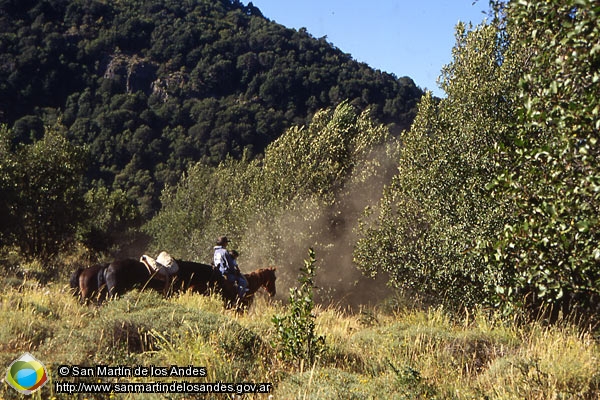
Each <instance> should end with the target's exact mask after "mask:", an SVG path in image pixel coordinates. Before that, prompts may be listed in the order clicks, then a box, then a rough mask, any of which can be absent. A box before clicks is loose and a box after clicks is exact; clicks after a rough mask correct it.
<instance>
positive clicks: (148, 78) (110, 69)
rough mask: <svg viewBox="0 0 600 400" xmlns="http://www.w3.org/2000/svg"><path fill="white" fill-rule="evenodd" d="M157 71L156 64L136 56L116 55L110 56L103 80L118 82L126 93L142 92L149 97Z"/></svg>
mask: <svg viewBox="0 0 600 400" xmlns="http://www.w3.org/2000/svg"><path fill="white" fill-rule="evenodd" d="M157 70H158V67H157V65H156V64H154V63H152V62H150V61H147V60H145V59H143V58H141V57H138V56H137V55H133V56H129V55H125V54H121V53H116V54H113V55H112V56H111V59H110V61H109V63H108V65H107V67H106V71H105V72H104V78H105V79H112V80H117V81H119V83H120V84H121V85H123V86H124V87H125V91H126V92H127V93H134V92H138V91H142V92H144V93H146V94H148V95H149V94H150V93H152V83H153V82H154V81H155V80H156V71H157Z"/></svg>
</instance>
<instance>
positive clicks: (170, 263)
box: [140, 251, 179, 280]
mask: <svg viewBox="0 0 600 400" xmlns="http://www.w3.org/2000/svg"><path fill="white" fill-rule="evenodd" d="M140 262H141V263H143V264H144V265H145V266H146V268H148V272H150V274H155V273H156V278H158V279H160V280H170V278H171V277H172V276H173V275H175V274H177V272H178V271H179V265H177V262H176V261H175V259H173V257H171V256H170V255H169V253H167V252H166V251H163V252H161V253H160V254H159V255H158V257H156V259H154V258H152V257H150V256H148V255H146V254H144V255H143V256H142V257H141V258H140Z"/></svg>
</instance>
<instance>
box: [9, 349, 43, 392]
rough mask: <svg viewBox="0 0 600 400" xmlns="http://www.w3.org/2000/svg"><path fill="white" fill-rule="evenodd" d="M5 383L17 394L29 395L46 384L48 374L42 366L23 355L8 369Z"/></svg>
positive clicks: (32, 357) (30, 357)
mask: <svg viewBox="0 0 600 400" xmlns="http://www.w3.org/2000/svg"><path fill="white" fill-rule="evenodd" d="M6 381H7V382H8V384H9V385H10V386H12V387H13V388H14V389H15V390H16V391H18V392H19V393H23V394H31V393H33V392H35V391H36V390H38V389H39V388H41V387H42V386H44V385H45V384H46V382H48V374H47V373H46V368H45V367H44V364H42V363H41V362H40V361H39V360H38V359H37V358H35V357H34V356H32V355H31V354H29V353H24V354H23V355H22V356H21V357H19V358H17V359H16V360H15V361H13V362H12V364H10V366H9V367H8V371H7V372H6Z"/></svg>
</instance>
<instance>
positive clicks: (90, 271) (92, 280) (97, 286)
mask: <svg viewBox="0 0 600 400" xmlns="http://www.w3.org/2000/svg"><path fill="white" fill-rule="evenodd" d="M107 267H108V263H99V264H94V265H91V266H89V267H87V268H83V267H79V268H77V270H76V271H74V272H73V274H72V275H71V279H70V286H71V288H72V289H73V294H74V295H75V296H79V300H80V302H82V303H87V302H88V301H89V300H90V299H91V298H92V296H94V295H95V296H96V298H97V300H98V303H101V302H102V301H103V299H104V298H105V297H106V290H105V289H106V285H105V281H104V271H105V270H106V268H107Z"/></svg>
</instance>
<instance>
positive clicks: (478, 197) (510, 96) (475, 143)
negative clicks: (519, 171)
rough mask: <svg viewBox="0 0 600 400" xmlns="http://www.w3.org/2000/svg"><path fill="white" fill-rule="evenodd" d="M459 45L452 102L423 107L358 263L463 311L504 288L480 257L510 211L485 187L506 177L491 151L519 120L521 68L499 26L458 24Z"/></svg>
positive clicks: (450, 83)
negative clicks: (515, 119)
mask: <svg viewBox="0 0 600 400" xmlns="http://www.w3.org/2000/svg"><path fill="white" fill-rule="evenodd" d="M456 41H457V42H456V45H455V47H454V49H453V61H452V63H451V64H449V65H448V66H446V67H445V68H444V70H443V71H442V77H441V87H442V88H443V89H444V90H445V92H446V93H447V97H446V98H445V99H442V100H441V101H439V102H436V101H435V100H434V99H433V98H431V96H430V95H427V96H425V97H424V98H423V100H422V101H421V104H420V106H419V112H418V114H417V118H416V119H415V122H414V123H413V125H412V128H411V130H410V131H409V132H406V133H405V134H403V135H402V136H401V139H402V143H403V146H402V150H401V153H400V158H399V161H398V162H399V163H398V173H397V175H396V176H395V177H394V180H393V181H392V184H391V185H390V186H389V187H387V188H386V190H385V192H384V197H383V199H382V201H381V203H380V204H379V206H378V207H376V208H375V209H374V210H372V214H371V215H370V216H369V217H368V218H365V220H364V224H363V226H362V229H361V239H360V240H359V241H358V243H357V245H356V249H355V254H354V257H355V262H356V263H357V265H358V266H359V267H360V268H361V269H362V270H363V271H365V272H366V273H369V274H371V275H375V274H378V273H382V272H386V273H388V274H389V276H390V282H391V283H392V284H393V285H394V286H396V287H398V288H401V289H403V290H406V291H407V292H409V293H413V294H419V295H420V296H421V297H422V298H424V299H425V300H426V301H433V302H442V303H445V304H448V305H451V306H453V307H457V308H459V307H462V306H465V305H466V306H473V305H475V304H479V303H481V302H482V301H484V300H485V299H486V297H487V296H488V294H489V290H490V287H492V288H493V287H494V286H495V284H496V283H497V282H496V277H497V275H496V274H495V273H494V272H493V271H490V270H489V267H488V263H487V262H486V260H485V257H483V256H482V255H481V254H478V253H477V252H476V251H474V249H475V248H476V246H477V243H478V241H479V240H481V238H485V239H488V240H492V239H493V238H494V237H496V235H497V234H498V232H500V231H501V230H502V226H503V225H502V224H503V221H504V219H503V216H504V214H505V212H506V210H505V209H504V207H503V203H502V202H501V201H499V200H497V199H495V198H492V197H490V196H489V195H488V192H487V189H486V187H487V185H488V184H489V183H490V182H491V180H492V179H493V177H495V176H496V173H497V170H498V168H499V166H498V161H497V158H496V157H495V156H494V155H493V153H492V151H491V149H492V148H493V146H494V145H495V144H497V143H501V142H503V141H504V140H505V139H504V137H505V136H506V135H507V133H508V130H509V126H510V124H511V121H512V120H513V108H512V104H513V101H514V96H515V90H514V89H513V87H515V86H516V84H517V82H518V74H517V73H518V67H517V66H518V65H519V64H518V61H519V60H518V55H517V54H514V53H513V52H512V51H511V50H510V49H509V48H507V47H506V45H505V43H503V42H502V41H499V40H498V30H497V27H496V26H494V25H481V26H478V27H476V28H475V29H471V30H467V29H466V27H465V26H464V25H462V24H459V25H458V27H457V34H456ZM499 54H500V55H501V56H502V60H503V61H502V62H499V61H498V59H497V56H498V55H499Z"/></svg>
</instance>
